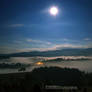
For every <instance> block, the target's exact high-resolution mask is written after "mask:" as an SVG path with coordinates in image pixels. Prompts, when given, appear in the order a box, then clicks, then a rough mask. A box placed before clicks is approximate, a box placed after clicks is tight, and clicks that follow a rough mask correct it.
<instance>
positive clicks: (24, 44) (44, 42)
mask: <svg viewBox="0 0 92 92" xmlns="http://www.w3.org/2000/svg"><path fill="white" fill-rule="evenodd" d="M52 6H56V7H58V11H59V12H58V14H57V15H56V16H52V15H51V14H50V13H49V12H48V10H49V9H50V8H51V7H52ZM91 47H92V0H1V1H0V53H15V52H24V51H34V50H37V51H38V50H40V51H47V50H56V49H58V48H60V49H62V48H91Z"/></svg>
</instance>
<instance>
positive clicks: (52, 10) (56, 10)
mask: <svg viewBox="0 0 92 92" xmlns="http://www.w3.org/2000/svg"><path fill="white" fill-rule="evenodd" d="M50 14H51V15H54V16H56V15H57V14H58V8H57V7H55V6H53V7H51V8H50Z"/></svg>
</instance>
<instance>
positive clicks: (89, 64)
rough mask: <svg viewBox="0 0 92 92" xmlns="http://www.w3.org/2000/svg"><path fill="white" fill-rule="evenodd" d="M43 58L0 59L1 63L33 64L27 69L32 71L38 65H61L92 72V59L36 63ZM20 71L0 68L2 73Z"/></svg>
mask: <svg viewBox="0 0 92 92" xmlns="http://www.w3.org/2000/svg"><path fill="white" fill-rule="evenodd" d="M42 60H44V59H43V58H41V57H40V58H39V57H26V58H25V57H12V58H10V59H4V60H0V63H3V62H7V63H23V64H31V66H30V67H28V68H26V71H32V70H33V69H34V68H37V67H44V66H59V67H68V68H78V69H80V70H82V71H86V72H92V60H82V61H79V60H76V61H61V62H45V63H44V65H43V66H37V65H35V63H36V62H37V61H42ZM11 72H18V69H0V73H11Z"/></svg>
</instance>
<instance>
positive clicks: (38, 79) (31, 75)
mask: <svg viewBox="0 0 92 92" xmlns="http://www.w3.org/2000/svg"><path fill="white" fill-rule="evenodd" d="M0 92H92V73H90V74H85V73H84V72H81V71H79V70H77V69H69V68H59V67H44V68H38V69H34V70H33V71H32V72H23V73H11V74H0Z"/></svg>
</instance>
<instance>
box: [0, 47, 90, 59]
mask: <svg viewBox="0 0 92 92" xmlns="http://www.w3.org/2000/svg"><path fill="white" fill-rule="evenodd" d="M33 56H44V57H54V56H92V48H88V49H76V48H72V49H71V48H67V49H62V50H54V51H43V52H41V51H32V52H21V53H14V54H0V58H1V59H2V58H9V57H33Z"/></svg>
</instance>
